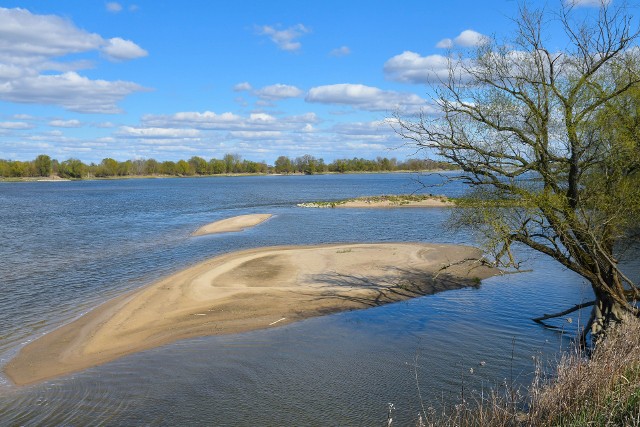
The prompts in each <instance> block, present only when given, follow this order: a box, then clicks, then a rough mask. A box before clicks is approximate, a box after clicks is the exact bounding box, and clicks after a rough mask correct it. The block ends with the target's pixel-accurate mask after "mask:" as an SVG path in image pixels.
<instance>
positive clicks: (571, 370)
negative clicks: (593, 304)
mask: <svg viewBox="0 0 640 427" xmlns="http://www.w3.org/2000/svg"><path fill="white" fill-rule="evenodd" d="M540 363H541V362H540V361H538V365H537V369H536V375H535V377H534V379H533V382H532V383H531V385H530V386H529V387H526V388H525V389H520V388H515V387H514V386H513V385H511V386H509V385H508V384H507V383H506V382H505V384H504V386H503V387H504V388H502V387H501V388H500V389H493V390H491V391H490V392H488V393H487V392H486V391H485V393H484V394H483V395H482V396H480V397H476V398H469V399H468V401H463V402H460V403H458V404H455V403H454V404H451V405H450V406H449V407H447V408H443V409H442V410H441V411H424V410H423V411H421V413H420V414H419V420H418V421H417V423H416V425H438V426H445V427H467V426H478V425H481V426H486V427H504V426H514V427H528V426H576V427H577V426H587V425H592V426H627V427H638V426H640V321H639V320H638V319H637V318H634V317H631V316H628V317H626V318H625V319H624V321H623V322H622V323H621V324H619V325H616V326H615V327H613V328H612V330H610V331H609V332H608V335H607V336H606V337H605V339H604V340H603V341H602V342H600V343H598V345H597V346H596V348H595V349H594V351H593V353H592V354H591V356H590V357H587V356H586V355H585V354H584V353H583V352H582V351H581V350H578V349H573V350H570V351H567V352H565V353H564V354H563V355H562V357H561V359H560V360H559V362H558V364H557V366H554V367H553V369H552V372H555V375H554V376H552V377H545V375H544V371H545V370H544V367H543V366H541V365H540ZM524 409H526V412H525V411H523V410H524Z"/></svg>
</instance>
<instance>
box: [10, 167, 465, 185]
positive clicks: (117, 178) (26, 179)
mask: <svg viewBox="0 0 640 427" xmlns="http://www.w3.org/2000/svg"><path fill="white" fill-rule="evenodd" d="M460 172H462V170H461V169H425V170H399V171H348V172H320V173H314V174H304V173H297V172H296V173H224V174H211V175H126V176H108V177H97V176H91V177H83V178H62V177H60V176H58V175H51V176H49V177H46V176H39V177H36V176H31V177H0V183H18V182H48V183H51V182H76V181H126V180H137V179H140V180H144V179H174V178H175V179H185V178H196V179H201V178H233V177H251V176H264V177H271V176H291V177H294V176H323V175H377V174H381V175H393V174H435V173H440V174H451V173H460Z"/></svg>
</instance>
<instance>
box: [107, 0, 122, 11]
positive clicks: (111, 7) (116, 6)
mask: <svg viewBox="0 0 640 427" xmlns="http://www.w3.org/2000/svg"><path fill="white" fill-rule="evenodd" d="M106 8H107V11H109V12H111V13H118V12H121V11H122V5H121V4H120V3H117V2H115V1H111V2H109V3H107V4H106Z"/></svg>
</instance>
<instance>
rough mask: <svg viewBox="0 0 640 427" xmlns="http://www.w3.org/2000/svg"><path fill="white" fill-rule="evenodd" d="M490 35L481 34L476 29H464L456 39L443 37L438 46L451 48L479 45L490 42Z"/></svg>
mask: <svg viewBox="0 0 640 427" xmlns="http://www.w3.org/2000/svg"><path fill="white" fill-rule="evenodd" d="M489 40H490V39H489V37H487V36H485V35H484V34H480V33H479V32H477V31H474V30H464V31H463V32H461V33H460V34H458V36H457V37H455V38H454V39H449V38H447V39H442V40H440V41H439V42H438V43H437V44H436V47H437V48H441V49H451V48H453V47H454V46H461V47H478V46H482V45H484V44H487V43H489Z"/></svg>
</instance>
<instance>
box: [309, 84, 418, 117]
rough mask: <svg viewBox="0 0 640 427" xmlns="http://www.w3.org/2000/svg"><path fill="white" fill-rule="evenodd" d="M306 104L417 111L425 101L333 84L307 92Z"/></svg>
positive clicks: (381, 91)
mask: <svg viewBox="0 0 640 427" xmlns="http://www.w3.org/2000/svg"><path fill="white" fill-rule="evenodd" d="M305 100H306V101H307V102H315V103H321V104H340V105H349V106H352V107H354V108H358V109H361V110H367V111H392V110H403V111H407V110H411V111H415V110H419V109H420V108H422V107H426V101H425V100H424V99H422V98H421V97H419V96H418V95H416V94H413V93H401V92H394V91H385V90H382V89H378V88H375V87H371V86H365V85H361V84H346V83H344V84H335V85H327V86H318V87H314V88H312V89H310V90H309V92H308V93H307V96H306V98H305Z"/></svg>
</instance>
